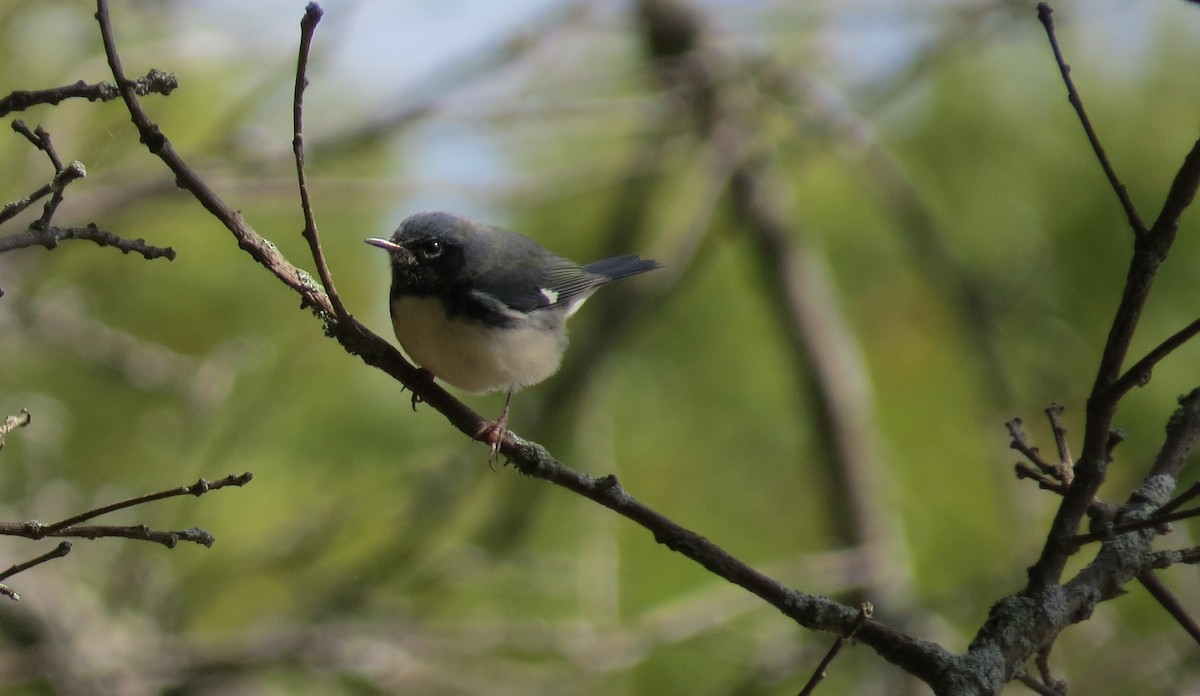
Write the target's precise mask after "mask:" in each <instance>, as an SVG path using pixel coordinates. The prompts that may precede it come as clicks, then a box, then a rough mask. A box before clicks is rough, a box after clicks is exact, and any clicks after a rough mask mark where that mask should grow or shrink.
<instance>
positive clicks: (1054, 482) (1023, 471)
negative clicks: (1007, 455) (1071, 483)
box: [1014, 462, 1067, 495]
mask: <svg viewBox="0 0 1200 696" xmlns="http://www.w3.org/2000/svg"><path fill="white" fill-rule="evenodd" d="M1014 469H1015V470H1016V472H1017V478H1018V479H1031V480H1033V481H1037V484H1038V488H1041V489H1042V490H1047V491H1054V492H1055V493H1058V494H1059V495H1062V494H1063V493H1064V492H1065V491H1066V489H1067V486H1066V484H1065V483H1063V482H1062V481H1060V480H1058V479H1057V478H1056V477H1054V475H1053V474H1047V473H1046V472H1044V471H1039V470H1038V469H1036V468H1034V467H1032V466H1030V465H1029V464H1026V463H1025V462H1017V463H1016V464H1015V465H1014Z"/></svg>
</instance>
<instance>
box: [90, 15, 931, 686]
mask: <svg viewBox="0 0 1200 696" xmlns="http://www.w3.org/2000/svg"><path fill="white" fill-rule="evenodd" d="M96 19H97V21H98V23H99V25H100V32H101V36H102V38H103V41H104V49H105V54H106V56H107V59H108V63H109V67H110V69H111V70H112V71H113V76H114V78H115V79H116V82H117V84H119V85H122V90H121V95H122V98H123V99H124V101H125V104H126V107H127V109H128V111H129V113H130V117H131V120H132V122H133V124H134V125H135V127H136V128H137V129H138V132H139V134H140V138H141V141H142V143H143V144H145V145H146V147H147V148H148V149H149V150H150V152H151V153H152V154H154V155H155V156H157V157H159V158H160V159H161V160H162V161H163V163H164V164H165V165H166V166H167V167H168V168H169V169H170V170H171V172H172V173H173V174H174V175H175V181H176V183H177V185H178V186H180V187H181V188H183V189H185V190H187V191H189V192H190V193H192V195H193V196H195V197H196V199H197V200H198V201H199V202H200V204H201V205H203V206H204V207H205V209H207V210H208V211H209V212H210V213H212V214H213V216H214V217H216V218H217V219H218V220H219V221H220V222H221V223H222V224H223V225H224V226H225V227H226V228H227V229H229V230H230V232H231V233H232V234H233V235H234V237H235V238H236V239H237V242H238V245H239V247H241V248H242V249H243V250H244V251H246V252H247V253H248V254H250V256H251V257H252V258H253V259H254V260H255V261H256V262H258V263H259V264H261V265H262V266H264V267H265V268H267V269H268V270H269V271H271V273H273V274H274V275H275V276H276V277H277V278H279V279H280V280H281V281H283V282H284V283H285V284H286V285H287V286H288V287H290V288H292V289H293V290H295V291H296V292H297V293H298V294H299V295H300V296H301V302H302V306H305V307H308V308H311V309H312V310H313V312H314V313H315V314H316V315H317V316H318V318H319V319H320V320H321V321H322V322H323V324H324V327H325V331H326V333H327V334H328V335H329V336H330V337H332V338H334V339H335V340H337V341H338V342H339V343H341V344H342V346H343V347H344V348H345V349H346V350H347V351H348V352H349V353H351V354H353V355H357V356H359V357H360V358H361V359H362V360H363V361H364V362H365V363H367V364H368V365H371V366H373V367H376V368H379V369H380V370H383V371H384V372H386V373H388V374H389V375H391V376H393V377H394V378H396V379H397V380H398V381H399V382H401V383H402V384H404V385H405V386H406V387H409V388H410V389H411V388H412V387H413V386H418V387H419V386H422V382H421V381H420V378H419V376H418V375H417V371H416V369H415V368H414V367H413V366H412V365H411V364H409V363H408V362H407V361H406V360H405V359H404V358H403V356H401V355H400V353H399V351H397V350H396V349H395V347H393V346H392V345H391V344H390V343H388V342H387V341H385V340H383V339H382V338H380V337H379V336H377V335H376V334H374V333H372V332H371V331H370V330H369V329H367V328H366V327H365V326H363V325H362V324H360V323H359V322H357V321H355V320H354V319H353V318H352V317H346V318H345V319H340V318H337V317H336V311H335V310H334V308H333V306H332V304H331V302H330V300H329V298H328V296H327V295H326V294H325V292H324V291H322V289H321V287H320V286H319V285H318V284H316V283H314V282H313V281H312V279H311V278H310V277H309V276H308V275H307V274H305V273H304V272H303V271H300V270H299V269H297V268H296V267H295V266H294V265H292V264H291V263H290V262H289V261H288V260H287V259H286V258H285V257H284V256H283V255H282V254H281V253H280V252H279V251H278V249H276V248H275V246H274V245H272V244H271V243H269V242H268V241H266V240H265V239H264V238H263V237H262V236H261V235H259V234H258V233H257V232H256V231H254V229H253V228H252V227H251V226H250V225H249V224H247V223H246V221H245V220H244V219H243V218H242V216H241V215H240V214H239V213H237V212H236V211H235V210H233V209H232V208H231V207H229V206H228V205H227V204H226V203H225V202H224V201H222V200H221V199H220V198H219V197H218V196H217V194H216V193H215V192H213V191H212V189H211V188H209V187H208V186H207V184H205V183H204V182H203V180H201V178H200V177H199V176H198V175H197V174H196V173H195V172H194V171H193V170H192V169H191V168H190V167H189V166H188V165H187V164H186V163H185V162H184V161H183V159H182V158H181V157H180V156H179V154H178V153H177V152H176V151H175V150H174V148H173V146H172V145H171V142H170V140H169V139H168V138H167V137H166V136H165V135H164V134H163V133H162V132H161V130H160V129H159V127H158V125H157V124H155V123H154V122H153V121H152V120H151V119H150V117H149V116H148V115H147V113H146V111H145V110H144V108H143V107H142V105H141V103H140V102H139V101H138V99H137V95H136V94H135V92H134V90H133V89H132V87H131V86H130V85H129V83H128V81H127V80H126V79H125V77H124V68H123V67H122V64H121V60H120V56H119V54H118V51H117V48H116V40H115V37H114V34H113V27H112V22H111V18H110V15H109V11H108V2H107V0H97V12H96ZM424 386H425V388H424V389H422V391H421V396H422V399H423V400H424V401H425V402H426V403H427V404H429V405H430V406H431V407H432V408H434V409H435V410H437V411H438V412H439V413H441V414H442V415H443V416H445V417H446V418H447V420H449V421H450V422H451V423H452V424H453V425H454V426H455V427H457V428H458V429H459V430H460V431H462V432H463V433H464V434H467V435H468V436H470V437H473V438H474V437H476V435H477V434H478V433H479V432H480V430H481V426H482V425H483V424H484V420H483V419H482V418H481V417H480V416H479V415H478V414H477V413H475V412H474V411H473V410H471V409H470V408H468V407H467V406H465V405H464V404H462V402H460V401H459V400H458V399H456V398H454V397H453V396H452V395H450V394H449V393H448V392H447V391H445V389H443V388H441V387H440V386H439V385H436V384H431V385H430V384H426V385H424ZM500 449H501V451H502V452H503V453H504V454H505V455H506V456H507V457H509V458H510V460H511V462H512V463H513V464H514V465H515V466H516V467H517V468H518V469H519V470H520V471H521V472H523V473H525V474H526V475H529V476H534V477H537V478H541V479H543V480H546V481H549V482H551V483H554V484H556V485H558V486H561V487H563V488H566V489H568V490H571V491H574V492H576V493H578V494H579V495H582V496H584V497H586V498H588V499H590V500H593V501H595V502H597V503H599V504H601V505H604V506H605V507H608V508H610V509H612V510H614V511H615V512H617V513H618V514H621V515H622V516H624V517H626V518H628V519H630V520H633V521H634V522H636V523H638V524H639V525H641V526H643V527H644V528H646V529H647V530H649V531H651V532H652V533H653V534H654V537H655V539H656V540H658V541H659V542H660V543H663V544H665V545H666V546H667V547H668V548H670V549H672V550H674V551H676V552H678V553H680V554H682V555H684V556H686V557H688V558H690V559H692V560H693V561H695V562H697V563H699V564H700V565H702V566H703V567H705V568H707V569H708V570H710V571H711V572H713V573H715V574H717V575H719V576H720V577H723V578H726V579H728V580H730V581H731V582H734V583H736V584H738V585H740V586H741V587H744V588H746V589H747V590H749V591H750V592H752V593H754V594H755V595H757V596H759V597H761V598H763V599H764V600H765V601H767V602H768V603H770V604H771V605H772V606H775V607H776V608H778V609H779V610H780V611H781V612H783V613H784V614H785V615H787V616H789V617H792V618H793V619H794V620H796V621H797V622H799V623H800V624H801V625H804V626H806V627H809V628H812V629H817V630H825V631H832V632H836V633H839V634H842V633H844V632H845V631H846V630H848V628H849V627H850V626H851V625H852V624H853V622H854V621H855V619H856V617H857V615H858V612H857V610H855V609H854V608H852V607H849V606H846V605H843V604H840V603H838V602H835V601H833V600H831V599H828V598H825V597H820V596H817V595H810V594H806V593H803V592H799V591H796V590H791V589H788V588H786V587H784V586H783V585H782V584H780V583H779V582H778V581H776V580H773V579H771V578H769V577H767V576H766V575H763V574H762V573H760V572H758V571H757V570H755V569H753V568H751V567H750V566H748V565H746V564H745V563H743V562H742V561H739V560H738V559H736V558H734V557H733V556H731V555H730V554H729V553H728V552H726V551H725V550H723V549H721V548H720V547H718V546H717V545H715V544H713V543H712V542H711V541H709V540H707V539H705V538H704V537H702V536H700V535H699V534H696V533H695V532H692V531H690V530H688V529H685V528H683V527H681V526H680V525H678V524H676V523H674V522H672V521H671V520H669V519H667V518H666V517H664V516H663V515H661V514H659V513H658V512H655V511H654V510H652V509H650V508H648V507H646V506H645V505H643V504H642V503H640V502H638V501H636V500H634V498H633V497H632V496H631V495H629V493H628V492H626V491H625V490H624V489H622V488H621V487H620V485H619V484H618V483H617V481H616V479H615V478H612V477H608V478H604V479H594V478H592V477H590V476H587V475H585V474H582V473H579V472H576V471H573V470H571V469H569V468H567V467H565V466H563V465H562V464H560V463H559V462H558V461H556V460H555V459H553V458H552V457H551V456H550V455H549V453H548V452H546V450H545V449H544V448H542V447H541V446H539V445H536V444H534V443H530V442H526V441H524V440H522V439H521V438H519V437H518V436H517V435H516V434H514V433H512V432H511V431H510V432H509V437H507V438H506V439H505V440H504V441H503V442H502V443H501V448H500ZM857 635H858V638H859V640H860V641H861V642H863V643H866V644H868V645H870V646H872V647H873V648H874V649H875V650H876V651H877V652H878V653H879V654H880V655H882V656H883V657H884V658H885V659H887V660H889V661H891V662H893V663H895V664H898V665H900V666H902V667H904V668H905V669H906V670H908V671H910V672H911V673H913V674H914V675H916V676H918V677H919V678H922V679H925V680H927V681H929V680H933V679H935V678H936V676H937V675H938V674H939V672H940V671H941V670H942V669H943V668H944V667H945V666H946V664H947V663H948V662H949V660H950V659H951V657H950V655H949V654H948V653H947V652H946V651H945V650H944V649H943V648H941V647H940V646H937V645H935V644H932V643H928V642H925V641H919V640H916V639H913V638H911V637H910V636H907V635H905V634H903V633H900V632H899V631H896V630H895V629H893V628H890V627H888V626H886V625H884V624H881V623H878V622H876V621H868V622H867V623H866V624H865V625H864V626H863V627H862V628H861V629H860V630H859V632H858V634H857Z"/></svg>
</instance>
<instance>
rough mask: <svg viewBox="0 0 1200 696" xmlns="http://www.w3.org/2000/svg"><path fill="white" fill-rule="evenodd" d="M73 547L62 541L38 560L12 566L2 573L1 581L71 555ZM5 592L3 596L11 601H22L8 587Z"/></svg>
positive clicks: (0, 575)
mask: <svg viewBox="0 0 1200 696" xmlns="http://www.w3.org/2000/svg"><path fill="white" fill-rule="evenodd" d="M71 546H72V545H71V542H69V541H62V542H59V544H58V546H55V547H54V548H53V549H51V550H49V551H47V552H46V553H43V554H42V555H40V556H38V557H37V558H33V559H30V560H28V561H25V562H24V563H17V564H15V565H12V566H10V567H9V569H8V570H6V571H4V572H2V573H0V581H3V580H7V579H9V578H11V577H12V576H14V575H16V574H17V573H21V572H24V571H26V570H29V569H30V568H32V567H34V566H37V565H41V564H43V563H45V562H46V561H52V560H54V559H56V558H62V557H63V556H65V555H67V554H68V553H71ZM4 590H5V591H4V593H3V594H4V595H5V596H7V597H9V598H10V599H13V600H18V599H20V597H19V596H18V595H17V593H16V592H13V591H12V590H10V589H8V588H7V587H5V588H4Z"/></svg>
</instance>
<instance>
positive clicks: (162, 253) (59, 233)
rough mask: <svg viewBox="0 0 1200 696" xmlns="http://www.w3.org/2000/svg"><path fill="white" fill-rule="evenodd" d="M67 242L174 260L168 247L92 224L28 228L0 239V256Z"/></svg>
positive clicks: (48, 247) (53, 246)
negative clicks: (28, 248) (84, 241)
mask: <svg viewBox="0 0 1200 696" xmlns="http://www.w3.org/2000/svg"><path fill="white" fill-rule="evenodd" d="M69 239H86V240H89V241H92V242H95V243H96V244H99V245H100V246H110V247H114V248H116V249H120V250H121V252H122V253H125V254H128V253H130V252H133V253H135V254H140V255H141V256H142V257H143V258H146V259H157V258H165V259H167V260H168V261H172V260H174V259H175V250H174V249H172V248H171V247H157V246H153V245H150V244H147V243H146V240H144V239H126V238H124V237H119V236H117V235H115V234H113V233H112V232H108V231H105V230H102V229H100V228H99V227H96V226H95V225H94V224H93V225H88V226H86V227H55V226H54V225H48V226H46V227H40V228H39V227H32V226H31V227H29V228H27V229H26V230H25V231H24V232H18V233H17V234H12V235H9V236H7V237H0V254H2V253H4V252H6V251H12V250H13V249H23V248H25V247H31V246H44V247H46V248H47V249H53V248H55V247H57V246H58V243H59V242H61V241H65V240H69Z"/></svg>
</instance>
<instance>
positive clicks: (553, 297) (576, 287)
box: [474, 257, 610, 313]
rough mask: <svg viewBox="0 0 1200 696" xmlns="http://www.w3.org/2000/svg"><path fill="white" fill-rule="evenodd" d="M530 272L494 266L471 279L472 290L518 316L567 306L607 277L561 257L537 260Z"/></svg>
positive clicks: (522, 269) (601, 283)
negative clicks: (473, 281) (534, 269)
mask: <svg viewBox="0 0 1200 696" xmlns="http://www.w3.org/2000/svg"><path fill="white" fill-rule="evenodd" d="M536 263H537V264H538V266H539V268H538V269H537V270H536V271H534V272H531V271H530V268H529V266H527V265H526V266H522V265H521V264H519V263H518V264H515V265H509V266H497V267H495V268H492V269H490V270H489V271H488V272H487V273H485V274H483V275H482V276H480V277H478V278H476V279H475V283H474V291H475V292H476V293H477V294H480V295H486V296H487V297H488V298H491V299H492V300H495V301H497V302H499V303H501V304H503V305H504V306H505V307H507V308H509V309H511V310H514V311H517V312H522V313H529V312H532V311H534V310H537V309H546V308H549V307H554V306H558V305H564V304H569V303H570V302H571V300H573V299H574V298H576V297H578V296H580V295H583V294H585V293H587V292H589V291H590V290H592V289H594V288H596V287H597V286H599V285H603V284H604V283H607V282H608V281H609V280H610V278H609V277H608V276H605V275H600V274H597V273H592V272H590V271H588V270H586V269H584V268H581V267H580V266H578V265H576V264H574V263H572V262H570V261H568V260H567V259H564V258H561V257H549V258H547V257H542V258H540V259H537V261H536Z"/></svg>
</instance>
